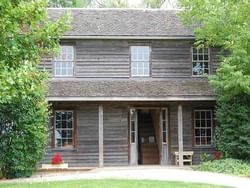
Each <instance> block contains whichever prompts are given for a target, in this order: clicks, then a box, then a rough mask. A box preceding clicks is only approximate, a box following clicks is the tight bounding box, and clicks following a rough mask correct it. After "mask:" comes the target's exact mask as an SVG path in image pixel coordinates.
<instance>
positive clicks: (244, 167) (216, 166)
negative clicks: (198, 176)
mask: <svg viewBox="0 0 250 188" xmlns="http://www.w3.org/2000/svg"><path fill="white" fill-rule="evenodd" d="M193 169H194V170H201V171H210V172H218V173H226V174H232V175H238V176H250V163H249V162H245V161H242V160H238V159H231V158H227V159H221V160H213V161H207V162H203V163H201V164H200V165H198V166H195V167H193Z"/></svg>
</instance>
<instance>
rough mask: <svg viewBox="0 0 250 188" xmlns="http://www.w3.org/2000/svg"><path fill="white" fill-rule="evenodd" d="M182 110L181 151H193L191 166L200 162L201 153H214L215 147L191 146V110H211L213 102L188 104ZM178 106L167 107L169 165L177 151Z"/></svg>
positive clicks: (174, 104)
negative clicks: (168, 119) (168, 118)
mask: <svg viewBox="0 0 250 188" xmlns="http://www.w3.org/2000/svg"><path fill="white" fill-rule="evenodd" d="M182 105H183V106H182V109H183V150H184V151H194V156H193V164H198V163H199V162H200V155H201V154H202V153H210V154H211V153H214V151H215V147H214V146H211V147H199V146H194V145H193V110H195V109H213V108H214V103H213V102H211V103H210V102H188V103H183V104H182ZM177 106H178V104H176V103H172V104H170V105H169V113H170V116H169V117H170V143H171V147H170V148H171V164H174V155H173V152H174V151H178V119H177V117H178V113H177Z"/></svg>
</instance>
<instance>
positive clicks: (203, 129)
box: [194, 110, 213, 146]
mask: <svg viewBox="0 0 250 188" xmlns="http://www.w3.org/2000/svg"><path fill="white" fill-rule="evenodd" d="M212 116H213V114H212V110H195V111H194V144H195V145H196V146H209V145H211V144H212V127H213V117H212Z"/></svg>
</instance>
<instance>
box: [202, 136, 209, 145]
mask: <svg viewBox="0 0 250 188" xmlns="http://www.w3.org/2000/svg"><path fill="white" fill-rule="evenodd" d="M206 144H207V143H206V138H205V137H201V143H200V145H206Z"/></svg>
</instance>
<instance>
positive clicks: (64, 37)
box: [61, 35, 195, 40]
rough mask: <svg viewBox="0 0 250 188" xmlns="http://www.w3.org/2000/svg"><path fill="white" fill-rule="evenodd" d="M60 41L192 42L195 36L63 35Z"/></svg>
mask: <svg viewBox="0 0 250 188" xmlns="http://www.w3.org/2000/svg"><path fill="white" fill-rule="evenodd" d="M61 39H127V40H129V39H138V40H139V39H151V40H163V39H166V40H194V39H195V36H133V35H114V36H112V35H102V36H101V35H96V36H95V35H64V36H62V37H61Z"/></svg>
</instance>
